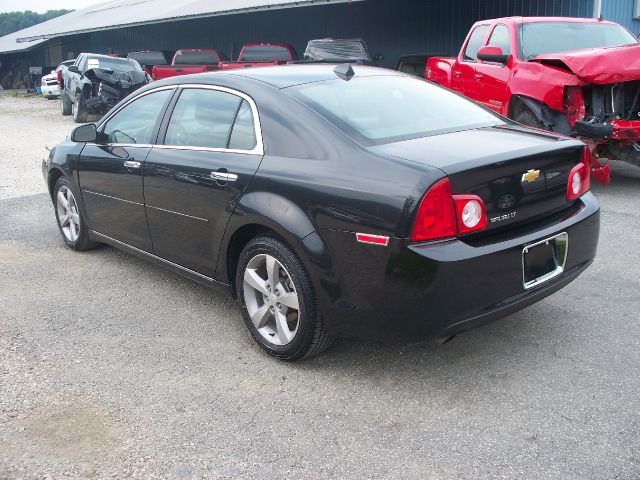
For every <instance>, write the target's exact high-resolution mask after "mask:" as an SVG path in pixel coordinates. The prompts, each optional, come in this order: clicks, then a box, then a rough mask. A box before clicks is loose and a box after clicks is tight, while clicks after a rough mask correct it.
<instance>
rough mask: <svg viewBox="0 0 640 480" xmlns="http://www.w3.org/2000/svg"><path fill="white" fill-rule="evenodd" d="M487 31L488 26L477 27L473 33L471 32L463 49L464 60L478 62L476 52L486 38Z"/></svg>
mask: <svg viewBox="0 0 640 480" xmlns="http://www.w3.org/2000/svg"><path fill="white" fill-rule="evenodd" d="M488 30H489V25H479V26H477V27H476V28H475V29H474V30H473V32H471V36H470V37H469V42H467V47H466V48H465V49H464V59H465V60H471V61H473V62H477V61H478V50H479V49H480V47H481V46H482V42H483V41H484V39H485V38H486V36H487V31H488Z"/></svg>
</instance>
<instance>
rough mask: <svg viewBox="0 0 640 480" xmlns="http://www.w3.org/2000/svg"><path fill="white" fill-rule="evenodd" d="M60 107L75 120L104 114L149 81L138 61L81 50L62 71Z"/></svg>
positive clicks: (78, 120) (79, 121)
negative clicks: (74, 59) (72, 62)
mask: <svg viewBox="0 0 640 480" xmlns="http://www.w3.org/2000/svg"><path fill="white" fill-rule="evenodd" d="M61 77H62V78H61V85H60V110H61V112H62V115H71V114H73V120H74V121H75V122H76V123H84V122H86V121H87V117H88V116H89V115H104V114H105V113H107V112H108V111H109V110H111V108H112V107H114V106H115V104H116V103H118V102H119V101H120V100H122V99H123V98H124V97H126V96H127V95H129V94H130V93H131V92H133V91H135V90H137V89H138V88H140V87H142V86H143V85H145V84H147V83H149V80H150V78H149V76H148V75H147V74H146V73H145V71H144V70H142V67H140V64H139V63H138V62H136V61H134V60H128V59H126V58H115V57H109V56H107V55H98V54H95V53H81V54H80V55H78V58H77V59H76V61H75V63H74V64H73V65H69V66H68V67H67V68H64V69H63V70H62V73H61Z"/></svg>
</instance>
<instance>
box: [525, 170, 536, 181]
mask: <svg viewBox="0 0 640 480" xmlns="http://www.w3.org/2000/svg"><path fill="white" fill-rule="evenodd" d="M539 176H540V170H529V171H528V172H527V173H523V174H522V183H524V182H535V181H536V180H537V179H538V177H539Z"/></svg>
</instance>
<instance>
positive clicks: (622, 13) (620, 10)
mask: <svg viewBox="0 0 640 480" xmlns="http://www.w3.org/2000/svg"><path fill="white" fill-rule="evenodd" d="M635 1H636V0H602V17H603V18H604V19H606V20H611V21H612V22H617V23H619V24H621V25H624V26H625V27H627V28H628V29H629V30H631V32H632V33H633V34H634V35H638V34H640V20H634V19H633V9H634V4H635Z"/></svg>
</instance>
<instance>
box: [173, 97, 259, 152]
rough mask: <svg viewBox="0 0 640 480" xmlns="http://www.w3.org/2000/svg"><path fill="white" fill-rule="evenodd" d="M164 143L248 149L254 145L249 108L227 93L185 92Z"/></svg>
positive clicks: (175, 109) (174, 113) (240, 99)
mask: <svg viewBox="0 0 640 480" xmlns="http://www.w3.org/2000/svg"><path fill="white" fill-rule="evenodd" d="M234 122H235V124H234ZM232 126H233V128H232ZM164 143H165V145H174V146H185V147H186V146H188V147H205V148H232V149H237V150H251V149H252V148H253V147H255V144H256V137H255V130H254V123H253V114H252V112H251V108H250V106H249V104H248V103H247V101H246V100H244V99H242V98H241V97H239V96H237V95H233V94H231V93H227V92H221V91H218V90H205V89H185V90H184V91H183V92H182V94H181V95H180V98H179V99H178V102H177V103H176V106H175V108H174V110H173V114H172V115H171V119H170V120H169V126H168V127H167V134H166V136H165V141H164Z"/></svg>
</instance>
